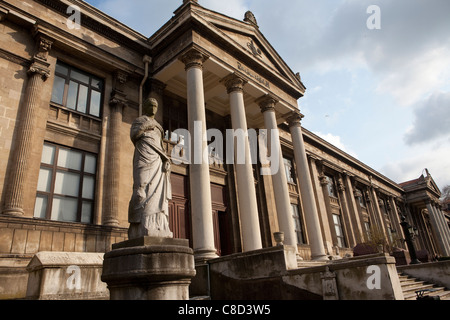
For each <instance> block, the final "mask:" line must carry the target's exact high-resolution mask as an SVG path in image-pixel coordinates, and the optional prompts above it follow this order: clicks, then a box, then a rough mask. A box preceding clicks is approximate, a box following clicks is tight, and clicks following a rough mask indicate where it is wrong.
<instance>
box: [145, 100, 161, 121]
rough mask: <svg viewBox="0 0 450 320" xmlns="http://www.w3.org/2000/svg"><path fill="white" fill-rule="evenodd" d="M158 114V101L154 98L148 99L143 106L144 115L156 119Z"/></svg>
mask: <svg viewBox="0 0 450 320" xmlns="http://www.w3.org/2000/svg"><path fill="white" fill-rule="evenodd" d="M157 112H158V101H156V99H154V98H148V99H147V100H145V102H144V104H143V105H142V114H143V115H145V116H148V117H154V116H155V115H156V113H157Z"/></svg>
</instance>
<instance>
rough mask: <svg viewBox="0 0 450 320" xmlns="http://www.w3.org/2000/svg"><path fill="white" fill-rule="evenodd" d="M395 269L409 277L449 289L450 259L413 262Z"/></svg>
mask: <svg viewBox="0 0 450 320" xmlns="http://www.w3.org/2000/svg"><path fill="white" fill-rule="evenodd" d="M397 269H398V271H400V272H402V273H404V274H407V275H409V276H411V277H414V278H417V279H420V280H422V281H428V282H431V283H435V284H437V285H440V286H443V287H446V288H447V289H450V261H439V262H432V263H421V264H413V265H409V266H401V267H397Z"/></svg>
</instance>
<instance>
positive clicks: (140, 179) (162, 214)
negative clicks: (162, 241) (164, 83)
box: [128, 116, 173, 239]
mask: <svg viewBox="0 0 450 320" xmlns="http://www.w3.org/2000/svg"><path fill="white" fill-rule="evenodd" d="M162 137H163V129H162V127H161V125H160V124H159V123H158V122H157V121H156V120H155V119H153V118H150V117H148V116H142V117H140V118H138V119H136V120H135V121H134V123H133V125H132V127H131V140H132V141H133V143H134V145H135V152H134V158H133V180H134V184H133V196H132V198H131V201H130V205H129V212H128V220H129V222H130V229H129V231H128V233H129V238H130V239H136V238H140V237H145V236H150V237H161V238H172V237H173V234H172V232H170V228H169V222H168V221H169V209H168V201H169V200H170V199H171V198H172V194H171V184H170V169H169V167H170V161H169V158H168V157H167V156H166V153H165V151H164V147H163V145H162Z"/></svg>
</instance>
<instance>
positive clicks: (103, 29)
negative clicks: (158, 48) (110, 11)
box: [34, 0, 149, 52]
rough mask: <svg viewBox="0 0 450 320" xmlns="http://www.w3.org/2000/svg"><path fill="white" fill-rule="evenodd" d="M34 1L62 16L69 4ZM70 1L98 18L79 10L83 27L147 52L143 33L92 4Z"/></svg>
mask: <svg viewBox="0 0 450 320" xmlns="http://www.w3.org/2000/svg"><path fill="white" fill-rule="evenodd" d="M34 1H35V2H37V3H40V4H42V5H44V6H46V7H47V8H50V9H52V10H53V11H56V12H58V13H59V14H61V15H63V16H67V13H66V12H67V8H68V7H69V5H68V4H67V2H66V1H65V2H63V1H59V0H34ZM70 2H71V3H73V4H74V5H77V6H79V7H80V8H82V9H84V10H86V11H89V13H90V14H91V15H92V16H94V17H96V18H98V20H97V19H95V18H93V17H92V16H91V15H87V14H85V13H84V12H81V19H80V23H81V25H82V26H83V27H85V28H87V29H90V30H92V31H94V32H95V33H98V34H100V35H102V36H104V37H105V38H108V39H109V40H112V41H114V42H117V43H119V44H122V45H124V46H126V47H128V48H130V49H132V50H135V51H138V52H147V51H148V50H149V45H148V44H147V43H146V41H147V39H146V38H145V37H144V36H143V35H141V34H139V33H138V32H136V31H134V30H132V29H130V28H128V27H126V26H125V25H123V24H121V23H120V22H118V21H117V20H115V19H113V18H111V17H109V16H106V15H105V14H103V13H102V12H101V11H99V10H97V9H95V8H93V7H92V6H89V5H87V4H86V3H85V2H82V1H74V0H71V1H70ZM82 11H83V10H82ZM106 20H109V21H110V22H114V27H115V28H117V29H118V30H120V31H121V32H119V31H118V30H114V29H113V28H112V27H110V26H108V25H106V24H105V22H106ZM124 33H128V35H125V34H124ZM131 37H133V38H134V39H132V38H131Z"/></svg>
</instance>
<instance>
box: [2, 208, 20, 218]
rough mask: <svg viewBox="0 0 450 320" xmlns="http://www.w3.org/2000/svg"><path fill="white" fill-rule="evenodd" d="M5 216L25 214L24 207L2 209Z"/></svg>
mask: <svg viewBox="0 0 450 320" xmlns="http://www.w3.org/2000/svg"><path fill="white" fill-rule="evenodd" d="M2 214H4V215H5V216H15V217H21V216H23V215H24V214H25V211H23V209H22V208H7V209H4V210H3V211H2Z"/></svg>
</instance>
